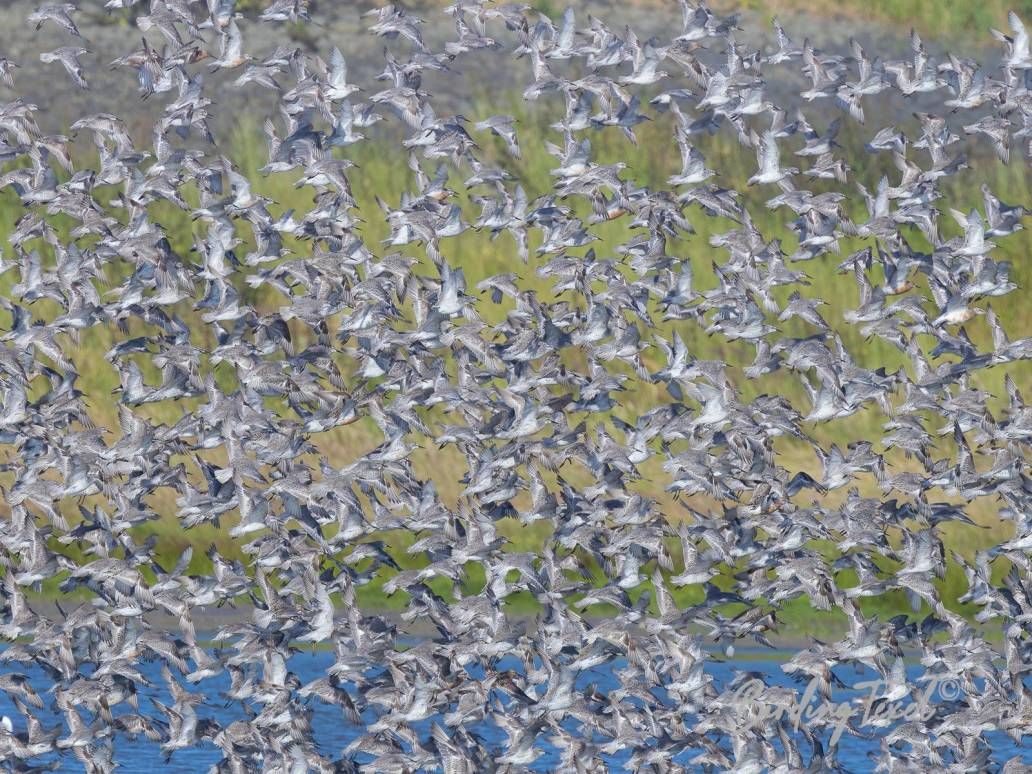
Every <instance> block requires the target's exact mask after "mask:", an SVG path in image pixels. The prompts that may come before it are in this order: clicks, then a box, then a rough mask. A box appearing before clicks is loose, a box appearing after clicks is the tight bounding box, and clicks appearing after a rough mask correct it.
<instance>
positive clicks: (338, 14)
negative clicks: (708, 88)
mask: <svg viewBox="0 0 1032 774" xmlns="http://www.w3.org/2000/svg"><path fill="white" fill-rule="evenodd" d="M36 5H37V3H36V0H11V2H9V3H7V4H5V18H6V20H7V22H8V23H7V24H5V25H3V27H2V29H0V55H3V56H6V57H7V58H9V59H10V60H12V61H13V62H15V63H16V64H17V65H18V68H17V69H16V71H15V79H16V88H17V92H18V93H19V94H20V95H22V96H23V97H24V98H25V99H26V100H27V101H30V102H32V103H34V104H36V105H37V106H38V107H39V114H38V120H39V123H40V126H41V128H42V129H43V131H45V132H48V133H59V132H67V131H68V129H67V127H68V125H69V124H70V123H71V122H72V121H74V120H75V119H76V118H78V117H81V116H83V115H88V114H92V113H98V112H105V113H113V114H116V115H118V116H120V117H122V118H123V120H125V121H126V123H127V124H128V125H129V126H130V130H131V131H132V130H133V129H136V130H139V129H140V128H141V127H142V126H143V125H149V124H150V119H152V117H153V114H154V111H156V110H160V109H162V108H163V106H164V105H165V104H166V103H167V102H169V101H170V100H171V99H173V98H174V96H175V95H174V94H172V93H164V94H156V95H153V96H151V97H150V98H149V99H148V100H141V98H140V94H139V90H138V88H137V82H136V78H135V75H134V72H133V71H132V70H131V69H129V68H117V69H112V68H111V66H110V63H111V62H112V61H113V60H114V59H115V58H117V57H119V56H122V55H124V54H126V53H129V52H130V51H132V50H134V49H139V48H142V42H141V41H142V39H143V38H144V34H143V33H142V32H141V31H140V30H139V29H138V27H137V26H136V25H135V24H134V23H133V22H132V20H131V19H130V18H129V16H128V15H127V13H126V12H119V13H118V14H112V15H108V14H105V13H104V12H103V11H101V10H100V9H101V8H102V5H103V4H102V3H101V2H99V0H91V1H90V2H84V3H81V6H82V11H81V12H80V13H78V14H77V15H76V22H77V24H78V25H79V29H80V32H81V34H82V41H81V43H82V46H83V47H84V48H87V49H89V50H90V51H91V52H92V53H90V54H87V55H85V56H83V57H82V58H81V60H80V61H81V63H82V66H83V69H84V72H85V77H86V80H87V81H88V83H89V90H88V91H82V90H81V89H79V88H78V87H76V86H75V85H74V84H73V83H72V81H71V79H70V78H69V77H68V76H67V74H66V73H65V72H64V70H63V69H62V68H61V66H60V65H59V64H44V63H42V62H40V61H39V52H40V51H41V50H49V49H51V48H57V47H59V46H66V45H74V44H76V41H75V39H73V38H71V36H70V35H69V34H68V33H66V32H65V31H64V30H62V29H60V28H58V27H55V26H54V25H52V24H48V25H45V26H44V27H43V29H41V30H39V31H36V30H35V29H34V28H33V27H32V26H31V25H29V24H27V23H25V22H24V19H25V18H26V17H27V16H28V15H29V14H30V13H31V12H32V10H33V9H34V8H35V6H36ZM370 7H371V6H370V4H368V3H327V2H323V3H319V4H317V7H316V10H315V13H314V14H313V22H314V23H312V24H308V25H289V24H269V23H258V22H256V21H254V19H253V14H252V15H251V16H252V18H247V16H245V17H244V18H242V19H241V20H240V21H239V26H240V29H241V31H242V34H243V38H244V49H245V52H246V53H247V54H250V55H251V56H254V57H256V58H258V59H261V58H263V57H265V56H268V55H269V54H271V53H272V52H273V51H275V50H276V48H277V47H279V46H288V47H291V48H293V47H301V48H302V49H303V50H305V51H308V52H310V53H317V54H320V55H321V56H323V57H324V58H326V57H328V54H329V51H330V49H331V48H332V47H333V46H338V47H340V49H341V50H342V51H343V52H344V55H345V58H346V60H347V62H348V68H349V80H352V81H353V82H355V83H357V84H359V85H361V86H362V87H363V88H364V89H365V94H364V96H366V97H368V95H369V94H370V93H372V92H375V91H376V90H378V89H380V88H384V87H386V84H385V83H384V82H382V81H377V80H376V76H377V75H379V74H380V73H381V72H382V71H383V68H384V48H385V46H389V47H390V48H391V49H392V50H393V51H395V52H397V54H398V55H399V56H404V55H405V52H407V51H408V50H409V47H408V44H407V43H406V42H404V41H398V40H394V41H386V40H385V39H383V38H378V37H376V36H374V35H372V34H370V33H369V32H368V30H367V27H368V24H369V23H370V20H369V19H368V18H363V16H362V13H363V12H364V11H366V10H368V9H369V8H370ZM556 7H557V8H558V9H560V10H557V11H556V12H555V16H556V17H557V18H556V21H558V17H559V16H561V9H562V8H563V7H564V6H561V5H557V6H556ZM575 8H576V13H577V17H576V18H577V26H578V27H579V28H585V27H588V26H589V25H590V23H591V18H592V17H596V18H598V19H600V20H602V21H604V22H605V23H606V24H607V25H608V26H609V27H610V28H611V29H613V30H614V31H616V32H622V31H623V29H624V27H625V26H626V25H629V24H630V25H632V26H633V28H634V29H635V31H636V33H637V34H638V37H639V39H642V40H645V39H647V38H648V37H649V36H651V35H656V36H658V37H659V40H660V42H661V43H663V42H665V41H668V40H669V39H670V38H672V37H673V36H674V34H676V31H677V30H678V29H679V27H680V24H681V18H680V13H679V10H678V8H677V6H676V5H675V4H673V3H671V4H669V5H665V6H662V7H660V6H655V5H652V4H645V5H641V6H638V5H628V4H624V3H607V2H599V1H598V0H589V2H584V3H577V4H575ZM412 13H414V14H415V15H418V16H420V17H421V18H423V19H424V20H425V23H424V24H423V25H422V27H421V29H422V34H423V38H424V40H425V42H426V44H427V45H428V46H429V47H430V49H431V50H434V51H439V50H442V49H443V46H444V43H445V42H446V41H448V40H453V39H455V37H456V33H455V29H454V26H453V23H452V19H451V17H449V16H447V15H445V14H444V13H443V12H442V11H441V9H440V8H439V7H424V8H417V9H416V10H414V11H412ZM780 18H781V21H782V23H783V24H784V26H785V27H786V29H787V30H788V32H789V34H790V35H791V36H792V37H793V39H794V40H795V42H796V43H797V44H801V43H802V42H803V40H804V39H809V40H811V41H812V42H813V43H814V45H815V46H817V47H818V48H821V49H824V50H827V51H830V52H835V53H842V54H847V53H848V41H849V39H850V38H851V37H856V38H857V39H858V40H859V41H860V42H861V43H865V44H873V43H875V42H876V43H877V46H876V48H877V51H878V52H879V53H880V54H881V55H882V56H894V55H897V54H903V53H904V52H905V51H906V50H907V48H908V34H907V33H908V31H907V30H905V29H900V28H895V27H883V26H877V25H872V24H867V23H863V22H861V21H859V20H857V19H855V18H850V17H842V18H834V17H831V18H829V17H817V16H812V15H808V14H801V13H783V14H781V15H780ZM740 26H741V27H742V30H741V31H740V32H738V33H736V37H737V39H738V41H739V42H740V43H741V44H742V45H743V46H745V47H746V48H758V49H760V50H761V51H769V50H772V49H773V47H774V45H775V43H774V36H773V32H772V29H771V26H770V19H769V18H768V17H767V16H766V15H765V14H759V13H757V12H755V11H744V12H742V14H741V21H740ZM489 33H490V34H493V35H496V36H497V38H498V40H499V42H500V43H502V48H501V49H500V50H496V51H486V52H482V53H473V54H469V55H464V56H463V57H462V58H461V60H460V61H458V62H456V63H455V64H454V65H453V66H452V71H451V72H449V73H443V74H442V73H427V74H426V77H425V82H424V88H425V89H426V90H428V91H430V92H431V93H432V94H433V95H434V104H435V106H438V109H439V111H441V112H443V111H445V110H454V111H455V112H459V111H461V110H463V109H467V110H468V109H469V107H470V104H471V102H473V101H475V100H477V98H478V97H484V96H486V93H485V92H484V91H483V90H484V89H485V86H484V84H490V90H491V92H492V93H496V92H497V91H499V90H501V91H505V90H508V89H516V88H519V89H522V87H523V86H524V85H525V84H526V83H528V82H529V81H530V80H532V78H531V74H530V73H531V63H530V60H529V58H522V59H516V58H515V57H514V56H513V54H512V53H511V51H512V48H513V46H514V43H515V38H514V37H513V35H512V33H510V32H508V31H506V30H504V29H503V28H502V27H501V25H500V24H498V23H495V25H494V27H492V28H490V29H489ZM206 35H207V39H206V40H202V41H198V45H200V46H201V47H202V48H204V49H205V50H208V51H211V52H212V53H213V54H215V55H217V54H218V43H217V41H216V40H215V37H214V35H213V33H211V32H210V31H209V32H207V33H206ZM146 38H147V40H148V42H149V43H150V45H152V46H154V47H155V48H157V49H158V50H160V49H161V47H162V46H163V45H165V44H166V41H165V40H164V39H163V38H162V36H161V35H160V34H159V33H158V32H156V31H154V30H151V31H150V32H148V33H147V34H146ZM985 38H986V39H988V35H986V36H985ZM986 43H988V40H986ZM926 45H927V47H928V49H929V51H930V52H932V53H935V52H936V44H935V42H934V41H926ZM711 53H712V55H713V57H714V61H719V58H720V57H719V51H714V52H711ZM964 53H965V54H966V55H968V56H975V55H978V54H988V52H986V51H985V49H981V50H973V51H972V50H966V51H965V52H964ZM704 56H708V54H707V55H704ZM989 56H990V57H991V56H992V55H991V54H990V55H989ZM984 61H993V60H992V59H988V60H984ZM199 67H200V68H201V71H203V64H202V65H200V66H199ZM668 69H671V70H673V71H676V70H677V68H676V66H675V67H673V68H668ZM557 71H558V72H561V73H563V74H565V75H574V73H568V72H565V71H563V70H562V67H561V66H560V65H558V64H557ZM779 71H780V72H783V73H786V74H789V73H792V72H794V71H798V63H793V64H792V65H790V66H787V67H782V68H779ZM241 72H242V70H240V69H238V70H234V71H232V72H229V73H225V72H217V73H207V74H206V75H205V79H206V86H205V92H206V94H207V96H208V97H209V98H211V99H214V100H215V101H216V103H217V105H216V106H213V108H212V111H213V112H214V113H215V115H216V128H217V129H225V128H228V127H232V126H233V125H234V124H238V123H239V122H240V121H241V119H242V118H246V117H251V118H254V117H257V118H261V117H264V116H265V115H268V114H270V113H271V112H272V111H273V110H274V108H275V94H274V93H273V92H272V91H271V90H266V89H262V88H260V87H256V86H254V85H250V86H248V87H246V88H244V89H238V88H235V87H234V86H233V81H234V80H235V79H236V78H237V77H238V76H239V75H240V73H241ZM470 74H475V79H474V78H469V77H466V76H467V75H470ZM777 77H780V76H777ZM283 78H284V83H286V82H287V80H288V78H289V76H283ZM474 80H475V81H476V84H477V87H476V88H477V89H480V90H481V93H477V91H475V90H474V88H473V86H472V84H473V81H474ZM675 80H676V81H677V82H680V81H682V80H686V79H684V78H677V79H675ZM798 83H799V81H797V80H796V77H795V76H793V75H787V79H786V81H785V82H784V83H779V82H776V81H768V84H767V88H768V93H769V94H770V96H771V97H772V98H773V99H774V100H775V101H779V100H782V99H785V98H787V97H788V96H789V90H790V88H791V87H793V86H795V85H797V84H798ZM664 85H665V86H666V87H668V88H672V87H674V86H675V85H679V84H678V83H675V82H670V83H669V84H664ZM358 96H359V97H361V96H363V95H362V94H360V95H358ZM4 98H13V92H12V90H11V89H9V88H8V87H6V86H0V100H2V99H4ZM814 109H818V108H816V107H815V108H814ZM819 109H820V110H825V109H827V108H826V107H825V106H821V107H820V108H819ZM135 133H136V132H134V134H135ZM216 134H217V135H218V132H216ZM141 139H142V138H141ZM148 139H149V138H148Z"/></svg>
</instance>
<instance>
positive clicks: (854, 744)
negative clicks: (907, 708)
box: [0, 651, 1032, 772]
mask: <svg viewBox="0 0 1032 774" xmlns="http://www.w3.org/2000/svg"><path fill="white" fill-rule="evenodd" d="M792 655H793V654H791V653H771V652H770V651H764V652H762V656H761V655H760V654H758V653H749V652H745V653H740V654H739V655H738V656H737V657H736V658H735V659H733V660H729V661H721V660H715V659H711V660H708V661H707V664H706V672H707V674H709V675H710V676H712V678H713V682H714V685H715V687H716V688H717V689H718V690H721V689H723V688H724V687H726V686H727V685H728V684H729V682H730V681H731V680H733V679H734V678H735V677H736V676H738V675H739V673H742V672H747V673H752V674H753V675H755V676H756V677H762V679H763V680H764V681H765V682H766V683H767V684H768V685H771V686H775V685H776V686H786V687H792V688H794V689H795V690H796V691H797V693H798V695H799V696H800V698H802V695H803V692H804V690H805V688H806V686H805V685H804V684H802V683H799V682H796V681H794V680H793V679H792V678H791V677H790V676H789V675H786V674H785V673H784V672H782V670H781V668H780V665H781V663H783V662H784V661H787V660H788V659H789V658H791V656H792ZM333 660H334V656H333V654H332V653H329V652H326V651H317V652H311V651H307V652H298V653H296V654H294V655H293V656H292V658H291V659H290V661H289V662H288V667H289V669H290V670H291V671H292V672H294V673H295V674H296V675H297V676H298V678H300V680H301V681H302V683H308V682H310V681H311V680H315V679H317V678H318V677H321V676H322V675H324V674H325V672H326V670H327V668H328V667H329V666H330V665H331V664H332V663H333ZM12 666H14V667H18V666H20V665H17V664H3V665H2V666H0V669H2V670H3V671H4V672H11V671H20V672H21V673H22V674H25V675H27V676H28V677H29V679H30V680H31V682H32V683H33V685H34V687H35V688H36V689H37V691H38V692H39V693H40V695H41V696H42V697H43V698H44V701H45V702H46V706H45V707H44V709H43V710H35V709H33V711H34V712H35V714H36V716H37V717H39V718H40V720H41V721H42V722H43V725H44V727H45V728H51V727H53V726H55V725H61V726H62V728H64V727H65V725H64V721H63V715H62V714H61V713H60V712H59V711H57V709H56V708H55V707H54V706H53V701H52V699H53V694H52V693H48V692H47V689H48V687H50V685H51V683H49V682H48V679H47V677H46V676H45V675H44V674H43V673H42V672H41V671H40V670H39V669H36V668H32V669H27V670H21V669H10V667H12ZM138 666H139V669H140V671H141V672H142V674H143V675H144V676H145V677H146V678H147V679H148V680H150V681H151V683H152V684H151V685H150V686H145V685H141V686H138V690H139V700H140V701H139V704H140V713H141V714H144V715H148V716H150V717H154V718H159V719H160V718H162V715H161V713H160V711H159V710H158V709H157V708H156V707H155V706H154V705H153V704H152V702H151V701H150V700H151V699H152V698H153V699H157V700H158V701H161V702H162V703H164V704H166V705H170V704H171V703H172V702H171V697H170V696H169V693H168V689H167V686H166V684H165V681H164V680H163V679H162V677H161V664H160V662H157V661H154V662H141V663H140V664H139V665H138ZM624 666H626V662H624V661H622V660H616V661H615V662H613V663H612V664H609V665H606V666H604V667H597V668H594V669H589V670H585V671H584V672H582V673H580V675H579V676H578V679H577V687H578V688H580V689H583V688H585V687H587V686H588V685H589V684H594V685H595V687H596V689H597V690H598V691H600V692H602V693H605V692H607V691H609V690H612V689H613V688H616V687H617V684H618V682H617V679H616V677H615V672H616V671H618V670H620V669H622V668H623V667H624ZM497 668H498V669H500V670H504V669H512V670H514V671H517V672H521V671H522V665H521V664H520V663H519V662H518V661H517V660H516V659H514V658H503V659H502V660H501V661H500V662H499V663H498V665H497ZM468 671H469V672H470V674H471V675H472V676H474V677H480V676H481V674H482V672H481V671H480V670H478V669H477V668H476V667H468ZM835 673H836V676H837V677H838V678H839V679H840V680H842V682H843V683H844V684H845V685H846V686H856V685H857V684H858V683H861V682H863V681H867V680H874V679H876V677H877V675H876V674H875V673H874V672H871V671H869V670H865V669H861V670H854V669H842V668H839V669H837V670H836V672H835ZM922 673H923V668H922V667H921V666H920V665H919V664H917V663H913V664H908V666H907V676H908V679H909V680H910V681H911V682H913V681H914V680H916V679H917V678H919V677H920V676H921V675H922ZM84 674H86V673H84ZM182 682H184V683H185V681H182ZM185 687H186V688H187V690H189V691H191V692H200V693H203V694H204V695H205V696H206V697H207V699H206V701H205V703H204V704H202V705H201V706H199V707H198V708H197V714H198V716H199V717H201V718H211V719H214V720H216V721H218V722H219V723H220V724H221V725H222V726H226V725H228V724H229V723H231V722H233V721H234V720H245V719H246V718H247V715H246V714H245V712H244V710H243V708H242V706H241V704H240V703H239V702H232V703H227V701H226V700H225V698H224V697H223V696H222V693H223V692H224V691H225V690H227V689H228V688H229V678H228V676H227V675H226V674H225V673H222V674H220V675H219V676H218V677H214V678H210V679H207V680H202V681H200V682H199V683H197V684H195V685H188V684H187V685H185ZM655 695H656V696H657V698H660V699H662V700H663V701H664V703H666V704H667V705H668V706H670V703H671V699H669V698H668V697H666V696H664V695H663V693H662V692H656V694H655ZM861 695H867V690H863V691H861V690H856V689H851V688H842V687H839V688H836V689H834V692H833V695H832V701H833V702H836V703H844V702H848V701H850V700H851V699H854V698H856V697H859V696H861ZM948 698H950V699H952V698H954V694H953V693H950V695H949V696H948ZM961 698H962V697H961ZM820 701H821V700H820V698H819V697H817V698H815V700H814V702H813V704H819V703H820ZM942 701H944V699H943V698H942V697H941V696H939V695H938V694H937V693H932V694H931V698H930V702H929V703H930V704H932V705H934V704H935V703H936V702H942ZM904 704H905V703H904ZM811 706H812V705H811ZM310 707H311V708H312V710H313V714H312V720H311V722H312V728H313V731H314V735H315V741H316V744H317V746H318V748H319V750H320V752H321V753H322V754H323V755H326V756H327V757H329V758H330V759H331V760H332V759H336V758H338V757H339V756H340V755H341V754H342V751H343V750H344V748H345V747H346V746H347V745H348V744H349V743H350V742H352V741H353V740H355V739H356V738H357V737H359V736H360V735H361V734H362V732H363V730H364V729H363V728H362V727H360V726H358V725H354V724H351V723H349V722H348V721H347V720H345V719H344V718H343V717H342V715H341V713H340V710H339V708H337V707H332V706H330V705H327V704H323V703H322V702H320V701H318V700H313V701H312V702H311V704H310ZM131 711H132V710H131V708H130V707H129V706H128V705H127V704H126V703H124V702H123V703H122V704H119V705H118V706H117V707H116V708H115V709H114V715H115V716H116V717H117V716H118V715H121V714H123V713H126V712H131ZM0 714H3V715H8V716H10V717H11V719H12V720H13V722H14V724H15V730H18V731H21V730H24V722H23V720H22V719H21V716H20V715H19V714H18V713H17V711H16V709H15V707H14V705H13V703H12V702H11V700H10V699H9V698H8V697H7V695H6V694H4V693H2V692H0ZM80 714H81V715H82V716H83V718H84V720H86V721H87V722H90V720H91V719H92V718H90V716H89V713H88V712H87V711H86V710H85V709H82V710H81V712H80ZM376 716H377V711H376V710H374V709H367V710H366V711H365V713H364V714H363V721H364V722H365V723H372V722H374V721H375V719H376ZM687 719H688V720H689V723H688V724H689V726H690V725H691V722H690V720H691V719H690V717H689V718H687ZM434 720H437V721H438V722H440V723H441V724H442V725H443V721H442V720H441V718H440V717H439V716H438V717H434V718H429V719H427V720H425V721H422V722H419V723H414V724H413V728H415V729H416V730H417V731H418V732H419V733H420V735H421V736H422V737H423V739H424V740H426V739H428V738H429V736H430V730H431V726H432V723H433V721H434ZM900 722H903V721H900ZM563 726H564V727H565V728H566V729H567V730H569V731H571V732H575V733H576V732H577V731H578V723H577V721H576V720H573V719H570V718H568V719H567V720H565V721H564V722H563ZM471 730H473V731H474V732H475V733H476V734H477V735H478V736H479V737H480V738H481V740H482V741H483V742H484V743H485V744H486V745H487V746H488V747H489V748H490V749H492V750H494V751H497V752H496V754H501V753H502V749H503V747H504V744H505V740H506V736H505V734H504V733H503V732H502V731H501V730H500V729H499V728H498V727H497V726H495V725H494V724H493V723H490V722H483V723H480V724H478V725H475V726H472V727H471ZM889 730H891V727H890V728H882V729H879V728H865V729H864V731H865V732H870V734H871V735H872V736H873V737H874V738H873V739H864V738H859V737H856V736H852V735H849V734H843V735H842V737H841V739H840V740H839V743H838V761H839V763H840V764H841V765H843V766H844V767H845V768H846V769H847V770H849V771H869V770H871V769H872V768H873V767H874V763H873V762H872V760H871V758H870V757H869V753H872V752H877V751H878V750H879V749H880V744H881V742H880V737H881V736H884V735H885V734H886V733H888V731H889ZM549 736H550V734H549V733H547V731H546V732H545V733H542V734H541V737H540V739H539V746H540V748H541V750H542V751H543V752H542V755H541V756H540V757H539V758H538V759H537V760H536V761H535V762H534V763H533V764H532V765H531V767H530V768H531V769H532V770H534V771H553V770H555V768H556V766H557V761H558V758H557V755H558V752H557V750H556V749H555V748H553V747H552V746H551V745H550V744H549V743H548V737H549ZM829 736H830V732H829V733H826V734H824V739H823V741H824V742H825V744H826V743H827V741H828V738H829ZM799 739H800V741H799V747H800V750H801V751H802V753H803V755H804V761H805V759H806V758H807V757H808V755H809V751H810V746H809V743H808V742H806V741H805V740H803V738H802V734H801V733H800V734H799ZM985 740H986V741H987V743H988V744H990V745H991V748H992V751H993V754H992V759H993V762H994V763H995V764H996V766H999V765H1000V764H1002V763H1003V762H1004V761H1006V760H1007V759H1009V758H1011V757H1012V756H1015V755H1019V756H1021V758H1022V760H1023V761H1024V762H1025V763H1027V764H1032V749H1027V748H1026V749H1023V748H1022V747H1020V746H1018V745H1016V744H1015V743H1014V741H1013V740H1012V739H1010V738H1009V737H1008V736H1006V735H1004V734H1002V733H989V734H986V735H985ZM596 741H599V742H604V741H606V740H604V739H601V738H599V739H597V740H596ZM723 741H724V742H725V743H726V741H727V740H726V739H725V740H723ZM775 745H776V746H777V747H779V748H780V743H777V742H776V743H775ZM725 747H726V744H725ZM114 749H115V761H116V763H117V764H118V770H119V771H120V772H151V771H154V770H161V771H176V772H179V771H181V772H203V771H206V770H207V768H208V767H209V766H211V765H212V764H214V763H216V762H217V761H218V760H220V759H221V757H222V754H221V751H220V750H218V749H217V748H216V747H215V746H214V745H213V744H211V743H210V742H202V743H200V744H199V745H198V746H197V747H193V748H188V749H183V750H177V751H176V752H175V753H174V755H173V756H172V758H171V760H168V761H167V760H166V758H165V756H164V753H163V752H162V751H161V750H160V743H159V742H152V741H150V740H148V739H147V738H146V737H143V736H140V737H139V738H137V739H135V740H131V739H129V738H128V737H127V736H123V735H121V734H119V735H118V736H117V737H116V739H115V743H114ZM698 752H699V751H686V752H684V753H682V754H681V755H678V756H676V757H675V758H674V761H675V762H677V763H680V764H682V765H689V761H690V760H691V759H692V757H694V755H696V754H697V753H698ZM629 757H630V753H629V752H623V753H619V752H618V753H616V754H614V755H610V756H607V757H606V761H607V763H608V764H609V767H610V769H611V770H614V771H621V770H624V769H625V768H626V767H625V765H624V764H626V762H627V760H628V758H629ZM53 760H55V758H54V757H53V756H50V757H41V758H37V759H35V760H34V761H33V763H36V764H42V763H46V762H48V761H53ZM355 760H356V761H357V762H358V763H368V762H369V761H371V760H372V757H371V756H368V755H363V754H361V753H356V755H355ZM81 770H82V767H81V764H80V763H79V762H78V761H76V760H75V758H74V757H72V756H70V755H69V756H66V757H65V758H64V759H63V761H62V765H61V767H60V768H58V769H57V771H68V772H72V771H81Z"/></svg>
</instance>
